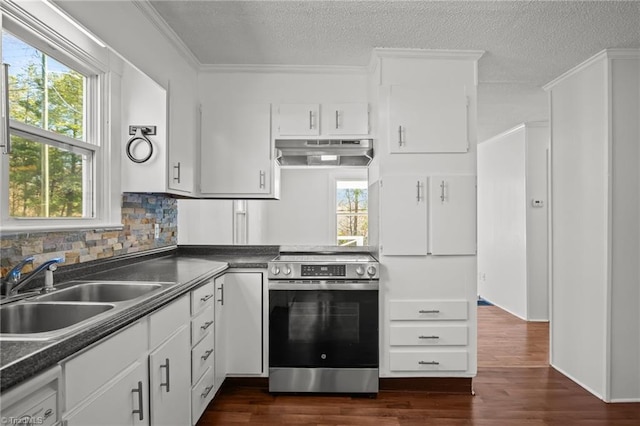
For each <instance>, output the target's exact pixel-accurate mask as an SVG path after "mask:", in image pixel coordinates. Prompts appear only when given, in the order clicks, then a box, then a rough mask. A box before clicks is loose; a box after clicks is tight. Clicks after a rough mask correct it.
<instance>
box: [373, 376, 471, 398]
mask: <svg viewBox="0 0 640 426" xmlns="http://www.w3.org/2000/svg"><path fill="white" fill-rule="evenodd" d="M472 382H473V379H472V378H471V377H384V378H381V379H380V390H393V391H422V392H429V393H462V394H469V395H472V394H473V383H472Z"/></svg>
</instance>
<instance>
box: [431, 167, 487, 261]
mask: <svg viewBox="0 0 640 426" xmlns="http://www.w3.org/2000/svg"><path fill="white" fill-rule="evenodd" d="M429 180H430V184H431V185H430V188H429V196H430V200H429V218H430V226H429V228H430V233H429V236H430V241H429V249H430V250H429V251H430V253H431V254H434V255H465V254H467V255H473V254H476V248H477V245H476V177H475V176H431V177H430V178H429Z"/></svg>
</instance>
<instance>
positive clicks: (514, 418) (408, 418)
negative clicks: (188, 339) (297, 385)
mask: <svg viewBox="0 0 640 426" xmlns="http://www.w3.org/2000/svg"><path fill="white" fill-rule="evenodd" d="M548 340H549V338H548V325H547V324H546V323H527V322H526V321H522V320H520V319H518V318H516V317H514V316H512V315H510V314H508V313H506V312H504V311H502V310H501V309H499V308H496V307H493V306H480V307H478V341H479V345H478V366H479V367H478V376H477V377H476V378H475V379H474V380H473V387H474V390H475V396H472V395H466V394H443V393H428V392H423V391H387V390H384V391H380V393H379V394H378V396H377V397H376V398H366V397H351V396H334V395H319V396H316V395H270V394H269V393H268V392H267V390H266V388H265V386H264V382H263V384H262V385H261V384H260V382H258V383H255V384H254V385H244V384H240V385H239V384H237V382H236V384H234V385H231V386H226V385H225V386H224V387H223V389H222V390H221V392H220V394H219V395H218V396H217V397H216V399H215V400H214V401H213V402H212V403H211V404H210V405H209V407H208V408H207V411H206V412H205V414H204V415H203V416H202V418H201V420H200V421H199V422H198V426H208V425H224V426H227V425H248V424H250V425H318V426H321V425H375V426H387V425H389V426H391V425H393V426H396V425H403V426H413V425H416V426H417V425H445V426H447V425H487V426H489V425H491V426H502V425H504V426H512V425H515V426H526V425H563V426H571V425H612V426H624V425H634V426H638V425H640V403H638V404H606V403H604V402H602V401H601V400H599V399H598V398H596V397H594V396H593V395H591V394H590V393H588V392H587V391H586V390H584V389H582V388H581V387H580V386H578V385H577V384H575V383H574V382H572V381H571V380H569V379H568V378H566V377H565V376H563V375H562V374H560V373H558V372H557V371H555V370H554V369H553V368H550V367H549V366H548Z"/></svg>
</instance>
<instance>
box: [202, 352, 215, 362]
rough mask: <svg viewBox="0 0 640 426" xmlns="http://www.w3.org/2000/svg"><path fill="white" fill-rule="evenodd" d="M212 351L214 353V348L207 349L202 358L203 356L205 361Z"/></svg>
mask: <svg viewBox="0 0 640 426" xmlns="http://www.w3.org/2000/svg"><path fill="white" fill-rule="evenodd" d="M212 353H213V349H209V350H208V351H205V353H204V355H202V356H201V357H200V358H202V360H203V361H206V360H207V358H209V357H210V356H211V354H212Z"/></svg>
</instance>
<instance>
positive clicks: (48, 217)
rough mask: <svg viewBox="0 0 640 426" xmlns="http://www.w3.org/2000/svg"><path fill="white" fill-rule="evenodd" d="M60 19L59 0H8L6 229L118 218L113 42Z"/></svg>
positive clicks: (2, 189)
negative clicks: (53, 0) (50, 1)
mask: <svg viewBox="0 0 640 426" xmlns="http://www.w3.org/2000/svg"><path fill="white" fill-rule="evenodd" d="M5 9H6V10H5ZM5 12H6V13H5ZM29 12H32V13H34V14H33V15H32V14H31V13H29ZM61 17H64V16H63V15H62V13H61V12H59V11H57V9H56V7H55V6H53V5H51V6H47V7H44V6H42V4H35V3H34V4H33V5H31V4H27V5H26V6H25V9H22V8H21V6H20V5H16V4H13V3H8V4H6V5H3V16H2V20H1V21H0V24H1V25H2V28H1V29H2V49H1V51H0V52H1V53H2V63H3V67H2V68H3V69H2V77H3V83H2V91H3V93H2V101H3V102H2V103H3V106H2V111H3V126H4V127H3V132H2V135H3V137H2V145H3V152H2V158H1V161H0V172H1V175H2V179H0V195H1V200H0V205H1V212H2V215H1V217H2V221H1V225H2V229H3V230H14V229H15V230H34V229H59V228H73V227H87V226H94V225H96V224H99V225H119V220H118V219H119V217H117V216H118V209H117V207H118V205H117V198H116V197H114V196H113V195H112V194H110V192H112V191H110V186H111V185H112V183H111V180H112V178H113V176H114V173H115V175H116V176H118V175H119V173H117V171H118V169H117V168H115V171H114V172H112V168H113V166H114V165H113V164H111V162H110V158H109V155H110V152H111V150H110V149H109V145H110V138H109V134H110V133H109V132H110V129H109V122H108V121H107V117H109V116H110V111H109V108H110V102H109V101H110V99H111V95H112V91H113V90H114V87H112V86H111V84H110V83H111V80H110V77H111V73H110V72H109V71H110V70H109V67H110V66H109V65H108V64H107V63H108V62H109V61H108V60H107V61H105V58H106V57H108V52H107V48H106V47H105V46H104V45H102V44H100V43H98V41H97V40H96V39H95V38H93V37H90V36H89V35H88V33H87V32H86V30H84V29H80V28H79V27H75V26H68V25H66V24H65V25H61V24H60V18H61ZM64 18H65V19H66V21H67V22H68V23H71V22H72V21H70V18H68V17H64ZM45 23H50V24H45ZM49 25H51V26H49ZM58 27H59V28H58ZM81 46H82V47H81ZM85 48H87V49H85ZM96 52H97V53H98V55H100V56H101V57H99V58H98V57H96V56H95V55H94V54H95V53H96ZM5 64H7V66H5ZM115 87H117V85H115ZM5 111H8V120H6V118H7V117H6V113H5ZM111 112H113V111H111ZM5 123H6V124H5ZM116 183H117V182H116ZM114 222H115V223H114Z"/></svg>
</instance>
